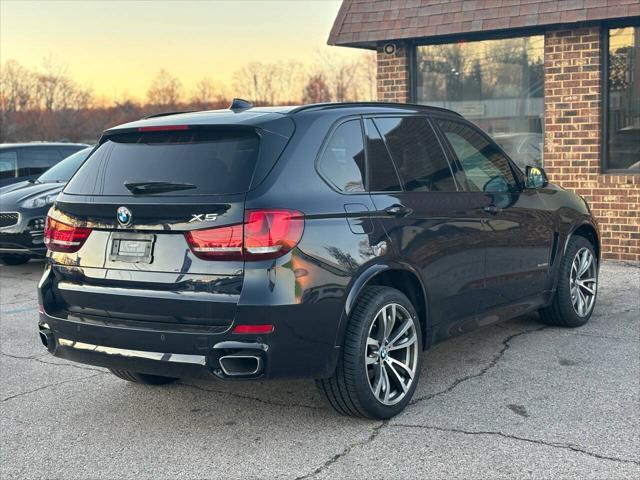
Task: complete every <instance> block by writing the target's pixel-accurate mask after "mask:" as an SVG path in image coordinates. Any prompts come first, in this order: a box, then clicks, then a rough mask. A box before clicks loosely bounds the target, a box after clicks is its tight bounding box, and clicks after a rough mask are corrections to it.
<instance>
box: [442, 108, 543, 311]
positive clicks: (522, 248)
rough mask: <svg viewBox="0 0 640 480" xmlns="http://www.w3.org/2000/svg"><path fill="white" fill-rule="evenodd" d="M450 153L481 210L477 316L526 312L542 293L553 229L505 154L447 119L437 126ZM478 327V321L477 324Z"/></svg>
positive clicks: (478, 133) (483, 137)
mask: <svg viewBox="0 0 640 480" xmlns="http://www.w3.org/2000/svg"><path fill="white" fill-rule="evenodd" d="M436 123H437V124H438V126H439V128H440V130H441V131H442V133H443V134H444V137H445V138H446V139H447V141H448V142H449V144H450V146H451V149H452V150H453V152H454V153H455V156H456V157H457V160H458V162H459V164H460V167H461V169H462V171H463V173H464V177H465V182H464V183H465V188H466V189H467V191H468V192H469V193H468V195H470V196H472V197H477V199H478V200H477V202H476V203H477V204H478V205H482V212H483V216H484V222H483V223H484V228H485V230H486V232H487V234H488V239H489V242H487V243H486V251H485V292H484V295H483V298H482V301H481V306H480V308H481V311H484V312H487V311H489V310H494V309H496V308H501V307H502V308H507V309H509V310H510V312H509V313H508V315H506V316H512V315H513V314H515V313H517V311H513V309H514V308H516V309H517V308H522V309H523V310H524V309H526V308H528V304H529V303H531V302H535V298H536V297H539V296H540V295H541V294H542V293H543V291H544V290H545V288H546V287H547V282H548V278H549V258H550V253H551V245H552V242H553V225H552V221H551V217H550V215H549V213H548V212H545V211H544V210H543V209H542V208H540V207H541V206H542V204H541V201H540V199H539V198H538V193H537V192H536V191H535V190H530V189H525V188H523V187H522V182H521V181H520V179H519V178H518V176H517V171H516V170H515V169H514V168H513V166H512V165H511V164H510V161H509V159H508V158H507V157H506V156H505V155H504V153H503V152H502V151H501V150H500V149H499V148H498V147H497V146H496V145H495V144H494V143H493V142H492V141H491V140H490V139H489V138H488V137H487V136H486V135H485V134H484V133H483V132H481V131H480V130H479V129H476V128H475V127H472V126H471V125H469V124H467V123H463V122H460V121H455V120H452V119H438V120H437V122H436ZM481 321H482V319H481Z"/></svg>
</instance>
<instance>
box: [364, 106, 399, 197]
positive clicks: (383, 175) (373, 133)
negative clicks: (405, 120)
mask: <svg viewBox="0 0 640 480" xmlns="http://www.w3.org/2000/svg"><path fill="white" fill-rule="evenodd" d="M366 131H367V158H368V159H369V190H370V191H371V192H398V191H401V190H402V187H401V186H400V179H399V178H398V173H397V172H396V169H395V167H394V166H393V162H392V161H391V157H390V156H389V151H388V150H387V147H386V146H385V144H384V141H383V140H382V137H381V136H380V132H378V129H377V128H376V126H375V125H374V123H373V120H371V119H367V120H366Z"/></svg>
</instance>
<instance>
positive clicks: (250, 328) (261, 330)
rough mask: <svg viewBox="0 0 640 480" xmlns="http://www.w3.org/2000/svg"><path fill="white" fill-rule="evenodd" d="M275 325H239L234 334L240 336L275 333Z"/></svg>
mask: <svg viewBox="0 0 640 480" xmlns="http://www.w3.org/2000/svg"><path fill="white" fill-rule="evenodd" d="M273 330H274V327H273V325H238V326H237V327H236V328H234V329H233V333H240V334H265V333H271V332H273Z"/></svg>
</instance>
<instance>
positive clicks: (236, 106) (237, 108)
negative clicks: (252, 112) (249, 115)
mask: <svg viewBox="0 0 640 480" xmlns="http://www.w3.org/2000/svg"><path fill="white" fill-rule="evenodd" d="M253 106H254V105H253V103H251V102H248V101H247V100H243V99H242V98H234V99H233V100H232V101H231V105H229V110H231V111H232V112H243V111H244V110H249V109H250V108H253Z"/></svg>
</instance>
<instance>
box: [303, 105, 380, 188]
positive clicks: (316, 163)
mask: <svg viewBox="0 0 640 480" xmlns="http://www.w3.org/2000/svg"><path fill="white" fill-rule="evenodd" d="M354 120H357V121H358V123H359V124H360V135H361V136H362V149H363V152H364V159H365V175H364V177H365V178H364V183H365V185H364V190H363V191H360V192H349V191H345V190H340V188H338V186H337V185H334V183H333V182H332V181H331V180H329V179H328V178H327V177H326V175H325V174H324V173H323V172H322V169H321V168H320V162H321V161H322V157H323V156H324V153H325V151H326V150H327V148H329V143H330V142H331V139H332V138H333V134H334V133H335V132H336V130H338V128H340V127H341V126H342V125H344V124H345V123H347V122H351V121H354ZM365 142H366V139H365V133H364V126H363V121H362V115H349V116H347V117H341V118H339V119H338V120H336V121H335V122H334V123H333V124H332V125H331V126H330V127H329V130H328V131H327V134H326V135H325V137H324V139H323V140H322V144H321V145H320V149H319V150H318V153H317V155H316V158H315V160H314V162H313V168H314V170H315V171H316V173H317V174H318V176H319V177H320V178H321V179H322V181H323V182H324V183H326V184H327V186H328V187H329V188H330V189H331V190H333V191H334V192H336V193H339V194H340V195H362V194H368V193H369V191H368V190H367V189H368V187H369V185H368V183H369V165H368V160H367V148H366V143H365Z"/></svg>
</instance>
